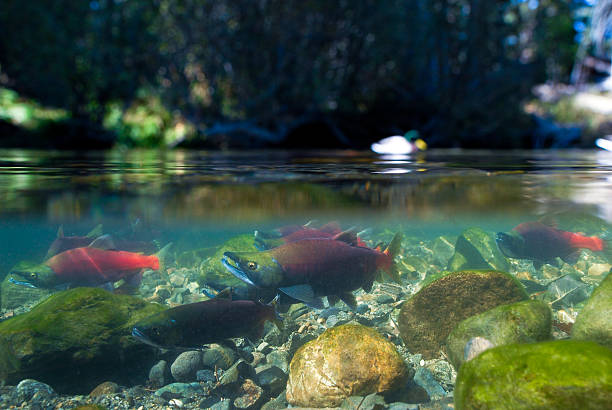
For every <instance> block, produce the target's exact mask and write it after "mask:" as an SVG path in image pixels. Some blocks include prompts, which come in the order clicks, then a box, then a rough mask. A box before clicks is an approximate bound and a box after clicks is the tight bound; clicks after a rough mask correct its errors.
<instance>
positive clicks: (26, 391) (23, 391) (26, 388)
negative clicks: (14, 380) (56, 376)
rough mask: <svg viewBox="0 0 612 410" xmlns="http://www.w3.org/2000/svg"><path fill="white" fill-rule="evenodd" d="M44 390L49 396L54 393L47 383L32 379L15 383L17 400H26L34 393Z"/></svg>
mask: <svg viewBox="0 0 612 410" xmlns="http://www.w3.org/2000/svg"><path fill="white" fill-rule="evenodd" d="M40 391H42V392H44V393H46V394H47V395H49V396H54V395H56V393H55V391H54V390H53V389H52V388H51V386H49V385H48V384H45V383H42V382H39V381H37V380H34V379H25V380H22V381H20V382H19V384H18V385H17V396H18V398H19V400H22V401H28V400H30V399H31V398H32V397H33V396H34V395H35V394H36V393H38V392H40Z"/></svg>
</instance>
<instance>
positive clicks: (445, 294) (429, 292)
mask: <svg viewBox="0 0 612 410" xmlns="http://www.w3.org/2000/svg"><path fill="white" fill-rule="evenodd" d="M521 300H527V293H526V292H525V289H524V288H523V286H522V285H521V284H520V282H518V281H517V280H516V279H515V278H513V277H512V276H510V275H508V274H506V273H502V272H497V271H463V272H451V273H445V274H443V275H442V276H441V277H439V278H437V279H432V282H431V283H429V284H428V285H426V286H425V287H423V289H421V290H420V291H419V292H417V293H416V294H415V295H413V296H412V297H411V298H410V299H408V300H407V301H405V302H404V303H403V304H402V307H401V309H400V313H399V315H398V325H399V330H400V335H401V337H402V340H403V341H404V344H405V345H406V347H407V348H408V349H409V350H410V351H411V352H413V353H421V354H422V355H423V356H424V357H425V358H427V359H433V358H436V357H437V356H438V352H439V351H440V349H441V348H442V346H443V344H444V343H445V341H446V338H447V337H448V335H449V334H450V332H451V331H452V330H453V329H454V328H455V326H457V324H459V322H461V321H462V320H464V319H467V318H468V317H470V316H474V315H477V314H479V313H482V312H485V311H487V310H489V309H492V308H494V307H496V306H499V305H504V304H509V303H514V302H519V301H521Z"/></svg>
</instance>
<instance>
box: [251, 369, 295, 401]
mask: <svg viewBox="0 0 612 410" xmlns="http://www.w3.org/2000/svg"><path fill="white" fill-rule="evenodd" d="M287 378H288V376H287V374H286V373H285V372H284V371H283V370H282V369H280V368H279V367H276V366H274V365H271V364H265V365H263V366H259V367H257V368H256V369H255V381H256V382H257V384H258V385H259V386H261V387H262V388H263V389H264V390H265V391H266V393H267V394H268V395H269V396H272V397H274V396H277V395H278V394H279V393H280V392H281V391H283V389H284V388H285V386H287Z"/></svg>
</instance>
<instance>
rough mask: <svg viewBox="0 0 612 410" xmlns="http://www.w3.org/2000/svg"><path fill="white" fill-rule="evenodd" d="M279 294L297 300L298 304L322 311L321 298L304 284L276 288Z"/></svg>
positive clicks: (310, 287)
mask: <svg viewBox="0 0 612 410" xmlns="http://www.w3.org/2000/svg"><path fill="white" fill-rule="evenodd" d="M278 290H280V291H281V292H283V293H284V294H286V295H287V296H290V297H292V298H293V299H297V300H299V301H300V302H304V303H305V304H306V305H308V306H310V307H312V308H315V309H323V307H324V306H323V301H322V300H321V298H318V297H316V296H315V294H314V290H313V289H312V286H310V285H307V284H304V285H295V286H287V287H284V288H278Z"/></svg>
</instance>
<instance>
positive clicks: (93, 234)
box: [85, 224, 102, 238]
mask: <svg viewBox="0 0 612 410" xmlns="http://www.w3.org/2000/svg"><path fill="white" fill-rule="evenodd" d="M100 235H102V224H98V225H97V226H96V227H95V228H93V229H92V230H91V231H89V233H88V234H87V235H85V236H86V237H88V238H97V237H98V236H100Z"/></svg>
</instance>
